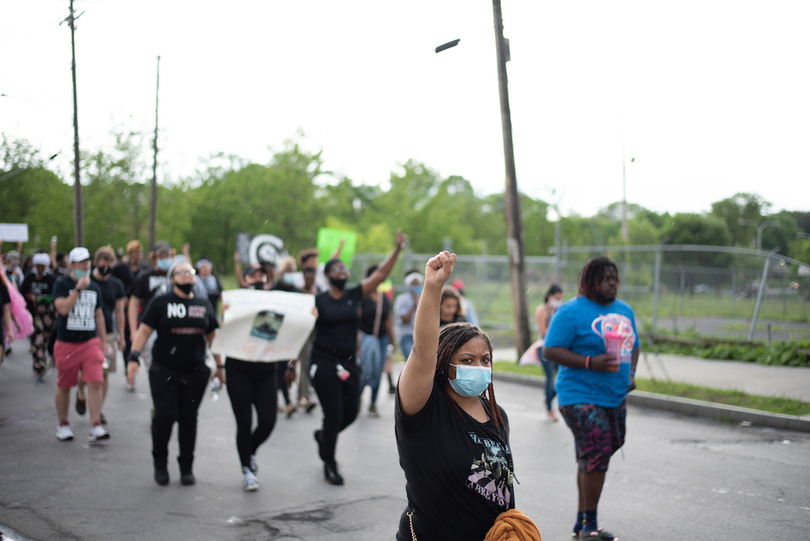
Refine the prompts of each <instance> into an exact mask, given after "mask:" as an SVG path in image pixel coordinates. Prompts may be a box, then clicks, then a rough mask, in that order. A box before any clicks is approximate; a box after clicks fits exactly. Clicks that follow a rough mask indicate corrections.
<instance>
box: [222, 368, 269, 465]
mask: <svg viewBox="0 0 810 541" xmlns="http://www.w3.org/2000/svg"><path fill="white" fill-rule="evenodd" d="M278 364H279V363H252V362H247V361H240V360H238V359H232V358H230V357H228V358H227V359H225V379H226V381H227V383H228V384H227V385H226V387H227V388H228V396H229V397H230V399H231V407H232V408H233V415H234V417H235V418H236V450H237V451H238V452H239V461H240V462H241V463H242V466H244V467H249V466H250V455H255V454H256V450H257V449H258V448H259V445H261V444H262V443H264V442H265V441H266V440H267V438H269V437H270V433H271V432H273V427H275V426H276V405H277V404H278V387H277V379H276V378H277V376H276V372H277V371H278ZM254 407H255V408H256V417H257V419H258V424H257V425H256V429H255V430H253V408H254Z"/></svg>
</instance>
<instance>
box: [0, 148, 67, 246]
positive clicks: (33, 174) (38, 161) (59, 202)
mask: <svg viewBox="0 0 810 541" xmlns="http://www.w3.org/2000/svg"><path fill="white" fill-rule="evenodd" d="M0 160H2V161H1V162H0V177H2V176H4V175H7V174H8V173H15V174H13V175H10V176H8V177H7V178H6V179H5V180H3V181H0V217H2V221H3V222H5V223H24V224H28V235H29V239H30V240H29V242H28V243H26V244H25V246H24V248H28V249H29V250H34V249H37V248H45V249H47V248H49V245H50V238H51V237H52V236H57V237H58V243H57V249H58V250H61V251H66V250H69V249H71V248H73V190H72V189H71V187H70V186H68V185H67V184H65V183H64V182H62V180H60V178H59V177H58V176H57V175H56V174H55V173H54V172H53V171H51V170H49V169H48V168H47V167H46V162H45V160H43V159H42V158H41V157H40V155H39V150H37V149H36V148H34V147H33V146H32V145H31V144H30V143H29V142H28V141H26V140H24V139H18V140H14V141H10V140H9V139H8V138H7V137H6V136H5V135H3V138H2V142H0ZM4 249H8V248H7V247H6V248H4Z"/></svg>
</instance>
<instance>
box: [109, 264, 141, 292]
mask: <svg viewBox="0 0 810 541" xmlns="http://www.w3.org/2000/svg"><path fill="white" fill-rule="evenodd" d="M148 269H149V266H148V265H144V264H142V263H139V264H138V270H137V271H135V272H132V268H131V267H130V266H129V263H119V264H118V265H116V266H114V267H113V269H112V271H111V272H110V274H112V275H113V276H115V277H116V278H118V279H119V280H121V282H123V284H124V289H125V290H127V291H129V286H130V285H132V282H134V281H135V278H136V277H137V276H138V274H140V273H141V272H143V271H145V270H148Z"/></svg>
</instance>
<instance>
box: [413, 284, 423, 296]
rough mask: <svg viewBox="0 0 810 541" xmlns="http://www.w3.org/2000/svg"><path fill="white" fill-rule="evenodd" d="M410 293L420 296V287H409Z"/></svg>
mask: <svg viewBox="0 0 810 541" xmlns="http://www.w3.org/2000/svg"><path fill="white" fill-rule="evenodd" d="M411 291H413V292H414V293H416V294H417V295H421V294H422V286H411Z"/></svg>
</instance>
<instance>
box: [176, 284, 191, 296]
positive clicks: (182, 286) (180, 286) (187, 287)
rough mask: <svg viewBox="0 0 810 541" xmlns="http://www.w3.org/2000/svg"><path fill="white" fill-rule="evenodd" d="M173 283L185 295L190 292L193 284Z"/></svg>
mask: <svg viewBox="0 0 810 541" xmlns="http://www.w3.org/2000/svg"><path fill="white" fill-rule="evenodd" d="M174 285H176V286H177V289H179V290H180V291H182V292H183V293H185V294H186V295H188V294H189V293H191V290H192V288H193V287H194V284H174Z"/></svg>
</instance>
